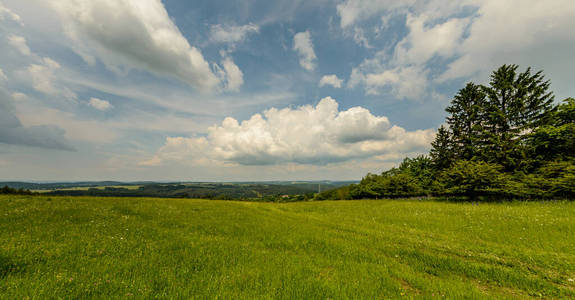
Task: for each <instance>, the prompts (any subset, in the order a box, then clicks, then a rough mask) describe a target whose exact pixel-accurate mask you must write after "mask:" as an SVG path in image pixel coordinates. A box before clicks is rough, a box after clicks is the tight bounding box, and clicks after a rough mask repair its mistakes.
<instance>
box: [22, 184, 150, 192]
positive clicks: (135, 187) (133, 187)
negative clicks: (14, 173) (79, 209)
mask: <svg viewBox="0 0 575 300" xmlns="http://www.w3.org/2000/svg"><path fill="white" fill-rule="evenodd" d="M140 187H141V185H102V186H78V187H70V188H57V189H33V190H31V191H32V192H35V193H47V192H51V191H55V190H58V191H87V190H89V189H97V190H105V189H106V188H115V189H126V190H137V189H139V188H140Z"/></svg>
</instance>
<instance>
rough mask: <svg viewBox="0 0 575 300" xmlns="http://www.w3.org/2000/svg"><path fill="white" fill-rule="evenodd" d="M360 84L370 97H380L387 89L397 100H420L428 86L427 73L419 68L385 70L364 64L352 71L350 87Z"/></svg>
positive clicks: (377, 66)
mask: <svg viewBox="0 0 575 300" xmlns="http://www.w3.org/2000/svg"><path fill="white" fill-rule="evenodd" d="M374 67H375V70H374V71H369V70H373V68H374ZM360 84H362V85H364V87H365V92H366V94H368V95H379V94H380V93H381V92H382V91H383V90H385V89H386V88H387V89H389V91H390V92H391V94H393V95H394V96H395V97H397V98H400V99H420V98H421V97H422V96H423V95H424V94H425V90H426V88H427V86H428V79H427V71H426V70H424V69H423V68H422V67H418V66H407V67H395V68H391V69H385V68H384V67H381V66H380V65H378V64H377V63H376V64H375V65H370V64H369V63H364V64H362V65H360V66H359V67H358V68H354V69H353V70H352V73H351V76H350V78H349V82H348V87H350V88H353V87H355V86H357V85H360Z"/></svg>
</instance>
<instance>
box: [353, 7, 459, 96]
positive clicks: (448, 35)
mask: <svg viewBox="0 0 575 300" xmlns="http://www.w3.org/2000/svg"><path fill="white" fill-rule="evenodd" d="M429 21H430V19H429V16H427V15H419V16H415V15H411V14H410V15H408V16H407V19H406V26H407V28H408V29H409V33H408V34H407V36H405V37H404V38H403V39H402V40H401V41H400V42H399V43H397V45H396V46H395V49H394V51H393V56H391V58H390V57H389V55H387V54H386V51H385V50H383V51H380V52H379V53H377V54H376V56H375V57H374V58H372V59H366V60H365V61H364V62H363V63H362V64H360V65H359V66H358V67H356V68H354V69H353V70H352V73H351V76H350V80H349V82H348V86H349V87H355V86H358V85H362V86H363V87H364V88H365V91H366V93H367V94H369V95H377V94H380V93H381V92H382V91H383V90H385V89H386V88H387V89H389V90H390V91H391V93H392V94H393V95H395V96H396V97H398V98H404V99H421V98H422V97H423V96H424V94H425V91H426V88H427V86H428V85H429V83H428V81H429V80H428V73H429V71H428V70H427V68H426V64H427V62H428V61H429V60H430V59H432V58H434V57H442V58H448V57H452V56H453V55H454V54H455V51H456V48H457V45H458V43H459V42H460V40H461V38H462V35H463V33H464V30H465V27H466V26H467V25H468V23H469V19H466V18H463V19H458V18H454V19H448V20H446V21H443V22H439V23H436V24H433V23H432V24H433V25H426V24H427V23H429Z"/></svg>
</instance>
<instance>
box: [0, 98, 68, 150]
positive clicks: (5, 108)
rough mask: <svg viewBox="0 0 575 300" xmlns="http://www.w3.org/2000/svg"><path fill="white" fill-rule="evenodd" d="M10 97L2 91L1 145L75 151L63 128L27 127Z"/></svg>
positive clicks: (0, 107) (0, 105)
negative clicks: (17, 113) (21, 120)
mask: <svg viewBox="0 0 575 300" xmlns="http://www.w3.org/2000/svg"><path fill="white" fill-rule="evenodd" d="M9 98H10V96H9V95H7V94H6V92H5V91H4V90H3V89H0V145H2V144H4V145H14V146H28V147H38V148H46V149H57V150H67V151H74V147H73V146H72V145H70V143H69V142H68V140H67V139H66V138H65V136H64V134H65V132H64V130H62V129H61V128H58V127H55V126H52V125H44V124H38V125H36V126H25V125H24V124H22V122H20V119H19V118H18V116H17V115H16V112H15V108H14V105H13V103H12V102H11V101H9V100H8V99H9Z"/></svg>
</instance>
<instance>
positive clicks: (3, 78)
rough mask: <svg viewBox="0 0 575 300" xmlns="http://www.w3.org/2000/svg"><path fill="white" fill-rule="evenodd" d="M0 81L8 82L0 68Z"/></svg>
mask: <svg viewBox="0 0 575 300" xmlns="http://www.w3.org/2000/svg"><path fill="white" fill-rule="evenodd" d="M0 80H8V77H6V74H4V71H2V69H1V68H0Z"/></svg>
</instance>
